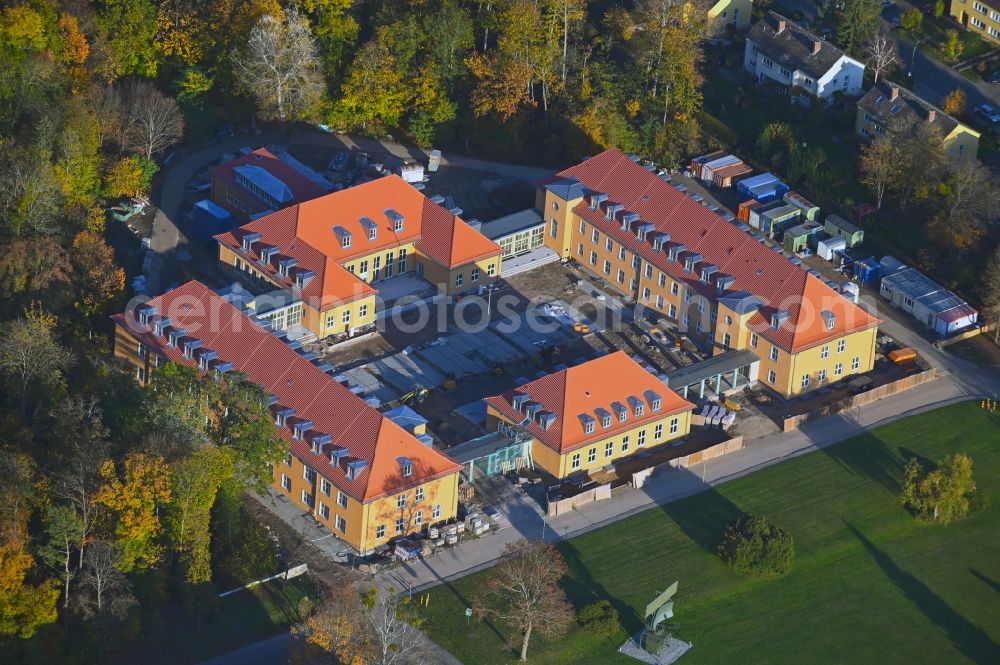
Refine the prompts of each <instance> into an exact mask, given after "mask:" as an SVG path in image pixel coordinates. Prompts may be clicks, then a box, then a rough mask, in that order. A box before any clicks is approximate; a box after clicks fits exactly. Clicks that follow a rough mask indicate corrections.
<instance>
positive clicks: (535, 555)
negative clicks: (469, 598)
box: [473, 539, 573, 661]
mask: <svg viewBox="0 0 1000 665" xmlns="http://www.w3.org/2000/svg"><path fill="white" fill-rule="evenodd" d="M565 574H566V563H565V561H563V558H562V555H561V554H559V551H558V550H557V549H556V548H555V547H553V546H552V545H549V544H548V543H545V542H542V541H536V540H524V539H522V540H518V541H517V542H514V543H510V544H509V545H507V547H506V548H504V551H503V554H501V555H500V562H499V563H498V564H497V565H496V567H495V568H494V569H493V574H492V575H491V576H490V577H489V579H488V580H487V581H486V583H485V585H484V588H483V591H482V592H481V593H480V594H478V595H477V596H476V598H475V600H473V610H474V611H475V613H476V616H478V617H479V618H480V619H483V618H493V619H497V620H499V621H500V622H502V623H504V624H506V625H508V626H510V627H511V628H514V629H516V630H517V631H518V632H519V633H520V634H521V660H522V661H525V660H527V659H528V644H529V643H530V641H531V636H532V634H533V633H536V632H537V633H539V634H541V635H549V636H552V635H559V634H562V633H563V632H564V631H565V630H566V628H567V627H568V626H569V624H570V622H571V621H572V619H573V611H572V608H571V607H570V604H569V602H568V601H567V600H566V593H565V592H564V591H563V589H562V587H560V586H559V579H560V578H561V577H562V576H563V575H565Z"/></svg>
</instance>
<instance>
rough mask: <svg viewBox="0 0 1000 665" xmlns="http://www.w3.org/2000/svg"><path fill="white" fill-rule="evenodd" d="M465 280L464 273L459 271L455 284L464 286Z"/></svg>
mask: <svg viewBox="0 0 1000 665" xmlns="http://www.w3.org/2000/svg"><path fill="white" fill-rule="evenodd" d="M464 282H465V275H463V274H462V273H458V274H457V275H455V286H462V284H463V283H464Z"/></svg>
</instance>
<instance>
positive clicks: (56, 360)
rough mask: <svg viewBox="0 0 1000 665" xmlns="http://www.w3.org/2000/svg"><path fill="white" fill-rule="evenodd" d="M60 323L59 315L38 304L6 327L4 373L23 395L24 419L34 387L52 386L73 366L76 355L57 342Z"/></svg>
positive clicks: (1, 338) (1, 342) (1, 349)
mask: <svg viewBox="0 0 1000 665" xmlns="http://www.w3.org/2000/svg"><path fill="white" fill-rule="evenodd" d="M56 323H57V319H56V317H55V315H53V314H50V313H49V312H46V311H45V310H44V309H42V307H41V306H40V305H38V304H34V305H32V306H31V307H28V308H26V309H25V310H24V313H23V315H22V316H21V317H19V318H17V319H15V320H13V321H8V322H7V323H5V324H3V326H2V331H3V332H2V334H0V372H2V373H3V374H4V375H5V376H7V378H8V379H9V380H11V382H12V383H13V384H14V386H15V389H16V390H17V391H18V393H19V395H20V398H21V416H22V417H26V416H27V413H28V397H29V392H30V390H31V388H32V387H33V386H36V385H52V384H53V383H55V382H57V381H59V380H60V379H61V377H62V373H63V372H64V371H65V370H66V369H68V368H69V367H71V366H72V365H73V356H72V354H71V353H70V352H69V351H68V350H67V349H66V348H64V347H63V346H62V345H60V344H59V342H58V341H56V336H55V332H56Z"/></svg>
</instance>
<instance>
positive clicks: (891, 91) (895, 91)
mask: <svg viewBox="0 0 1000 665" xmlns="http://www.w3.org/2000/svg"><path fill="white" fill-rule="evenodd" d="M897 97H899V88H897V87H896V86H892V88H890V89H889V100H890V101H892V100H894V99H896V98H897Z"/></svg>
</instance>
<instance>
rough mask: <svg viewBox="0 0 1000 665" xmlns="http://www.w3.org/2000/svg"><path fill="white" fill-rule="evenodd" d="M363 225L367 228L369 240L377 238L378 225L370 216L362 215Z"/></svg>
mask: <svg viewBox="0 0 1000 665" xmlns="http://www.w3.org/2000/svg"><path fill="white" fill-rule="evenodd" d="M361 226H363V227H364V228H365V231H366V232H367V234H368V239H369V240H375V239H376V238H377V237H378V226H377V225H376V224H375V222H373V221H372V220H371V219H370V218H368V217H362V218H361Z"/></svg>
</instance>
